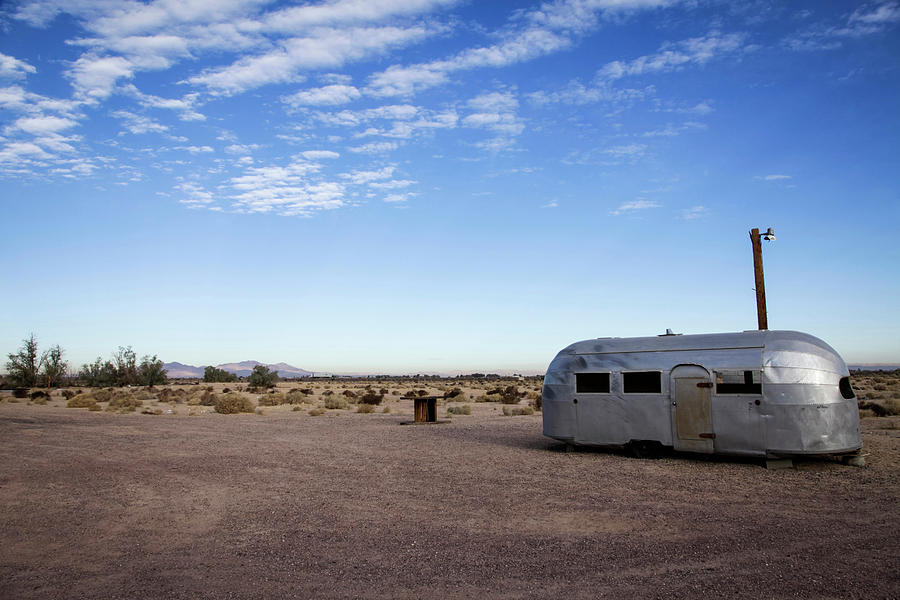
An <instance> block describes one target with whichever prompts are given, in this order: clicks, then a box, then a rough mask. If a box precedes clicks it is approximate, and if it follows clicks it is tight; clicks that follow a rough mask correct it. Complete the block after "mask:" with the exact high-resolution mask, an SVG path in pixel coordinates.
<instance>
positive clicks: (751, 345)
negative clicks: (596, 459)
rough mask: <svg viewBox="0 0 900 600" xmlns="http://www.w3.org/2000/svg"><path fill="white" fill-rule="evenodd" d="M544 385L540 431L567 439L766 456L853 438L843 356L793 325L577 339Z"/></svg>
mask: <svg viewBox="0 0 900 600" xmlns="http://www.w3.org/2000/svg"><path fill="white" fill-rule="evenodd" d="M542 396H543V398H542V401H543V409H542V411H543V420H544V435H546V436H549V437H551V438H555V439H557V440H560V441H563V442H565V443H567V444H572V445H590V446H625V445H629V444H631V445H634V446H635V447H638V448H640V447H641V446H643V445H648V444H661V445H663V446H670V447H672V448H674V449H676V450H683V451H688V452H702V453H721V454H735V455H750V456H766V457H770V458H772V457H779V456H790V455H803V454H843V453H852V452H855V451H857V450H859V449H860V448H861V447H862V438H861V436H860V431H859V411H858V408H857V402H856V397H855V395H854V393H853V389H852V388H851V386H850V372H849V371H848V370H847V365H846V364H844V361H843V359H842V358H841V357H840V356H839V355H838V354H837V352H835V351H834V349H833V348H831V347H830V346H829V345H828V344H826V343H825V342H823V341H822V340H820V339H818V338H815V337H813V336H811V335H807V334H805V333H800V332H797V331H744V332H741V333H716V334H704V335H663V336H656V337H640V338H599V339H593V340H585V341H583V342H576V343H574V344H572V345H571V346H569V347H567V348H565V349H564V350H562V351H561V352H560V353H559V354H557V355H556V358H554V359H553V362H551V363H550V366H549V367H548V369H547V375H546V376H545V378H544V388H543V391H542Z"/></svg>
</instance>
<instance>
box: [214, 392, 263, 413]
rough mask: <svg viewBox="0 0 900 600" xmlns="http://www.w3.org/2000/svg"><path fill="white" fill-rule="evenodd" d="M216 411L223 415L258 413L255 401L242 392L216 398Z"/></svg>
mask: <svg viewBox="0 0 900 600" xmlns="http://www.w3.org/2000/svg"><path fill="white" fill-rule="evenodd" d="M215 407H216V408H215V410H216V412H217V413H221V414H223V415H234V414H238V413H252V412H255V411H256V406H254V404H253V401H252V400H250V398H248V397H247V396H245V395H244V394H241V393H240V392H229V393H227V394H222V395H221V396H219V397H217V398H216V403H215Z"/></svg>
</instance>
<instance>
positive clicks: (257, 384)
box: [247, 365, 278, 389]
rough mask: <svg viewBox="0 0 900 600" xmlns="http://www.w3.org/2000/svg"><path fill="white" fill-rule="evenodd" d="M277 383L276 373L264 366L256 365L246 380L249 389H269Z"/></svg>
mask: <svg viewBox="0 0 900 600" xmlns="http://www.w3.org/2000/svg"><path fill="white" fill-rule="evenodd" d="M276 383H278V371H270V370H269V367H267V366H265V365H256V366H255V367H253V372H251V373H250V377H248V378H247V384H248V385H249V386H250V387H251V388H258V389H269V388H273V387H275V384H276Z"/></svg>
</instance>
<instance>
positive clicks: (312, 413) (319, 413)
mask: <svg viewBox="0 0 900 600" xmlns="http://www.w3.org/2000/svg"><path fill="white" fill-rule="evenodd" d="M307 414H308V415H309V416H311V417H321V416H322V415H324V414H325V409H324V408H318V407H316V408H313V409H310V411H309V413H307Z"/></svg>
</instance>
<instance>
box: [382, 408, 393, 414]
mask: <svg viewBox="0 0 900 600" xmlns="http://www.w3.org/2000/svg"><path fill="white" fill-rule="evenodd" d="M381 412H383V413H384V414H386V415H387V414H390V412H391V407H390V406H385V407H384V408H382V409H381Z"/></svg>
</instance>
